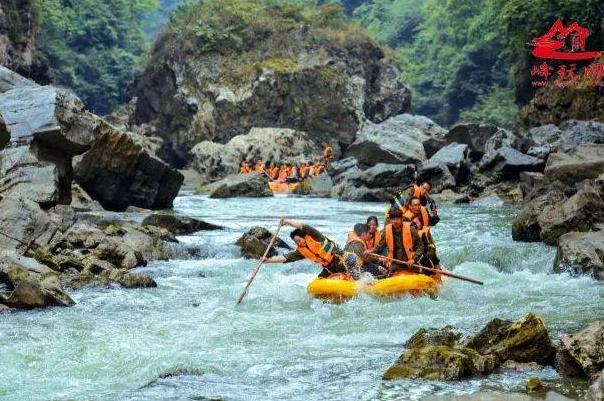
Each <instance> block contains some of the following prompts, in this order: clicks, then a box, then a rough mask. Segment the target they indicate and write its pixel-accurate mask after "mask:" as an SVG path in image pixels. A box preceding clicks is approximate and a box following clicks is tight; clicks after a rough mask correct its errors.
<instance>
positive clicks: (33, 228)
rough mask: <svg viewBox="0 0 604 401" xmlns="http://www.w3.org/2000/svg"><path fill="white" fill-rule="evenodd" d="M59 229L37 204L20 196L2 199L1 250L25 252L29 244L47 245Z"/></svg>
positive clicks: (0, 203)
mask: <svg viewBox="0 0 604 401" xmlns="http://www.w3.org/2000/svg"><path fill="white" fill-rule="evenodd" d="M59 229H60V226H59V224H58V223H57V222H56V221H55V220H54V219H53V218H52V216H51V215H49V214H48V213H47V212H45V211H44V210H42V209H41V208H40V205H38V204H37V203H36V202H34V201H32V200H29V199H27V198H25V197H21V196H19V195H18V194H12V195H10V196H7V197H5V198H2V199H0V250H14V249H17V248H18V249H20V250H21V251H25V248H26V247H27V244H30V243H32V244H33V243H34V242H35V243H36V244H37V245H42V246H43V245H46V244H48V243H49V242H50V241H51V240H52V239H53V238H54V237H55V236H56V235H57V233H58V232H59ZM5 234H8V235H9V236H10V238H9V237H7V236H6V235H5Z"/></svg>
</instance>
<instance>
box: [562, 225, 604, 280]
mask: <svg viewBox="0 0 604 401" xmlns="http://www.w3.org/2000/svg"><path fill="white" fill-rule="evenodd" d="M598 228H599V229H598V230H597V231H590V232H570V233H566V234H563V235H562V236H561V237H560V238H558V252H557V253H556V259H555V260H554V272H556V273H561V272H569V273H571V274H573V275H580V274H586V275H590V276H592V277H593V278H595V279H596V280H600V281H604V231H603V230H604V227H602V226H599V227H598Z"/></svg>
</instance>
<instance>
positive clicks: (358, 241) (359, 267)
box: [344, 223, 388, 278]
mask: <svg viewBox="0 0 604 401" xmlns="http://www.w3.org/2000/svg"><path fill="white" fill-rule="evenodd" d="M370 236H371V234H370V233H369V227H368V226H367V224H365V223H357V224H355V225H354V227H353V230H352V231H351V232H349V233H348V238H347V240H346V246H345V247H344V253H345V255H346V256H347V257H348V255H349V254H354V255H355V256H356V258H355V259H354V260H355V263H354V267H355V269H354V270H355V273H356V272H367V273H369V274H371V275H372V276H374V277H385V276H387V275H388V269H386V268H385V267H383V266H380V265H379V264H377V263H373V262H371V258H370V257H368V256H367V253H368V251H369V250H368V248H367V241H369V238H370ZM347 260H348V259H347ZM349 264H350V260H349ZM355 278H357V277H355Z"/></svg>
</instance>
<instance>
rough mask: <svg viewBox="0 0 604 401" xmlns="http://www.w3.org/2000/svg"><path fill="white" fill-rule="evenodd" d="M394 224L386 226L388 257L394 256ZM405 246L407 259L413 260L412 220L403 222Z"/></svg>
mask: <svg viewBox="0 0 604 401" xmlns="http://www.w3.org/2000/svg"><path fill="white" fill-rule="evenodd" d="M393 229H394V228H393V227H392V224H388V225H386V227H384V231H385V236H386V247H387V248H388V257H389V258H393V257H394V232H393ZM402 234H403V248H404V249H405V254H406V255H407V261H410V262H413V236H412V235H411V222H410V221H405V222H403V233H402Z"/></svg>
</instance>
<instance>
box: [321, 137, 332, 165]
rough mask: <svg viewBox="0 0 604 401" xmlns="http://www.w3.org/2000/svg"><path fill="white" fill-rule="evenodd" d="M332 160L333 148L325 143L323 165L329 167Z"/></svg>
mask: <svg viewBox="0 0 604 401" xmlns="http://www.w3.org/2000/svg"><path fill="white" fill-rule="evenodd" d="M332 158H333V148H332V147H331V146H330V145H329V144H328V143H327V142H324V143H323V164H324V165H325V166H326V167H329V165H330V164H331V159H332Z"/></svg>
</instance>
